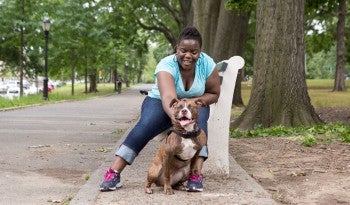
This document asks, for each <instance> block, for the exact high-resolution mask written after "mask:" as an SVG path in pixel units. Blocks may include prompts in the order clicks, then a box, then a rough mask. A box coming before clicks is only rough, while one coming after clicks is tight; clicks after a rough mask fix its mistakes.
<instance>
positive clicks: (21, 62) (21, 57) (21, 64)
mask: <svg viewBox="0 0 350 205" xmlns="http://www.w3.org/2000/svg"><path fill="white" fill-rule="evenodd" d="M20 11H21V24H23V23H24V18H25V17H24V0H21V8H20ZM20 27H21V28H20V33H19V36H20V37H19V39H20V42H19V44H20V48H19V95H20V96H21V97H22V96H23V94H24V92H23V70H24V61H25V59H24V28H23V27H24V26H23V25H21V26H20Z"/></svg>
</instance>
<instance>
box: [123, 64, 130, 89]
mask: <svg viewBox="0 0 350 205" xmlns="http://www.w3.org/2000/svg"><path fill="white" fill-rule="evenodd" d="M128 67H129V62H128V61H125V67H124V69H125V70H124V75H125V77H124V80H125V85H126V87H129V79H128Z"/></svg>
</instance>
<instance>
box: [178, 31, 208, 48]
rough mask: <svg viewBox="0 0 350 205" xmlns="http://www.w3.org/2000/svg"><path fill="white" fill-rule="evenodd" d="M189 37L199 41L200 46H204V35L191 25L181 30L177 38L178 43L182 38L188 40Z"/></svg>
mask: <svg viewBox="0 0 350 205" xmlns="http://www.w3.org/2000/svg"><path fill="white" fill-rule="evenodd" d="M187 39H191V40H196V41H198V43H199V47H200V48H202V36H201V34H200V33H199V31H198V30H197V29H196V28H195V27H193V26H189V27H185V28H184V29H182V31H181V32H180V35H179V38H178V40H177V43H178V44H179V43H180V42H181V41H182V40H187Z"/></svg>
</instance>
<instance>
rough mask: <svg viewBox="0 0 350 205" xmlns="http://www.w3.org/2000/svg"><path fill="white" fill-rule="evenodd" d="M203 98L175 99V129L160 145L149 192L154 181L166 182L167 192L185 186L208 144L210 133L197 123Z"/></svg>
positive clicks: (147, 187)
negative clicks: (207, 136)
mask: <svg viewBox="0 0 350 205" xmlns="http://www.w3.org/2000/svg"><path fill="white" fill-rule="evenodd" d="M201 106H203V103H202V101H200V100H196V101H195V100H191V99H185V100H181V101H179V100H177V99H174V100H172V102H171V104H170V107H172V108H173V109H175V111H174V114H175V116H174V117H175V119H176V121H175V122H173V130H171V131H170V132H171V133H170V134H169V135H168V136H167V137H166V139H165V140H164V141H163V142H162V144H161V145H160V147H159V149H158V152H157V154H156V156H155V157H154V159H153V162H152V165H151V167H150V169H149V171H148V176H147V182H146V184H145V192H146V193H148V194H152V193H153V191H152V189H151V185H152V183H155V184H156V185H157V186H164V193H165V194H174V191H173V189H172V188H174V189H181V190H183V188H184V186H183V183H184V182H185V181H186V180H187V178H188V175H189V173H190V171H191V170H192V169H193V167H191V164H193V162H194V161H195V160H196V159H197V157H198V154H199V152H200V150H201V149H202V147H203V146H204V145H205V144H206V135H205V133H204V131H203V130H201V129H199V127H198V125H197V117H198V111H199V108H200V107H201Z"/></svg>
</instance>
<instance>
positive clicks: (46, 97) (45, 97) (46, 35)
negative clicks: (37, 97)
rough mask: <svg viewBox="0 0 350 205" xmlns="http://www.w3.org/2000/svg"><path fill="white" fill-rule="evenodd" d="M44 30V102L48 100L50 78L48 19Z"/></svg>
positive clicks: (49, 22) (44, 24)
mask: <svg viewBox="0 0 350 205" xmlns="http://www.w3.org/2000/svg"><path fill="white" fill-rule="evenodd" d="M42 26H43V30H44V34H45V70H44V72H45V76H44V85H43V100H47V99H48V91H49V89H48V81H49V79H48V77H47V53H48V50H49V49H48V42H49V31H50V26H51V21H50V19H48V18H46V19H44V21H43V24H42Z"/></svg>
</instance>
